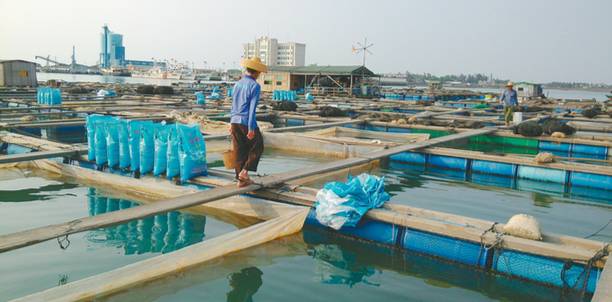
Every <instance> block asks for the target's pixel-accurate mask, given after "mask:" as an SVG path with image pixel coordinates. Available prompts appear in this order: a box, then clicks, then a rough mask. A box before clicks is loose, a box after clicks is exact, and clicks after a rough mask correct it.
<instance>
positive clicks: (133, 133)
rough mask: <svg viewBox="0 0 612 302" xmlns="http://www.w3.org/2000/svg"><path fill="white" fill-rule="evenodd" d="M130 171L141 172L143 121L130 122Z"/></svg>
mask: <svg viewBox="0 0 612 302" xmlns="http://www.w3.org/2000/svg"><path fill="white" fill-rule="evenodd" d="M127 123H128V134H129V149H130V171H132V172H136V171H139V170H140V132H141V128H142V123H143V121H128V122H127Z"/></svg>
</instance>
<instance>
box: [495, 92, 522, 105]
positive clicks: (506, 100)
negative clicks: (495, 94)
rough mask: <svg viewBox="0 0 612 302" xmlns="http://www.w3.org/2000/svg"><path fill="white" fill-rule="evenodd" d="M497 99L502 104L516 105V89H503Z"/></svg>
mask: <svg viewBox="0 0 612 302" xmlns="http://www.w3.org/2000/svg"><path fill="white" fill-rule="evenodd" d="M499 101H500V102H501V103H502V104H504V106H506V107H507V106H516V105H518V98H517V96H516V90H514V89H504V92H502V94H501V96H500V98H499Z"/></svg>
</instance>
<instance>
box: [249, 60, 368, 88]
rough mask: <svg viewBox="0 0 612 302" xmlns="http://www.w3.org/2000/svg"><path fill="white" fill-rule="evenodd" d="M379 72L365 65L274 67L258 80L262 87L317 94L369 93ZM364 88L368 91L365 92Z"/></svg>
mask: <svg viewBox="0 0 612 302" xmlns="http://www.w3.org/2000/svg"><path fill="white" fill-rule="evenodd" d="M374 77H376V75H375V74H374V73H373V72H372V71H370V70H369V69H368V68H366V67H364V66H360V65H358V66H318V65H311V66H297V67H289V66H272V67H270V68H269V70H268V72H267V73H264V74H263V75H262V76H260V77H259V78H258V79H257V82H259V84H260V85H261V90H262V91H266V92H272V91H274V90H300V91H301V90H303V91H304V92H310V93H314V94H326V93H334V94H340V95H367V94H370V93H369V92H368V91H371V89H368V88H367V87H370V88H372V87H374V86H376V85H377V84H374V83H373V81H372V80H371V79H372V78H374ZM364 87H365V91H366V92H365V93H364V92H363V91H364Z"/></svg>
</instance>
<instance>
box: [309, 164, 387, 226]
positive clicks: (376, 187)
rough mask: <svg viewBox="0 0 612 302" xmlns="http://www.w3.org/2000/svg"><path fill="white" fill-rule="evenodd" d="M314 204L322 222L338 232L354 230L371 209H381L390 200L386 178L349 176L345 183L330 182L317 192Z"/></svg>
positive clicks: (318, 218) (366, 175) (364, 174)
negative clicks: (345, 229)
mask: <svg viewBox="0 0 612 302" xmlns="http://www.w3.org/2000/svg"><path fill="white" fill-rule="evenodd" d="M316 200H317V201H316V203H315V212H316V217H317V220H318V221H319V223H321V224H323V225H326V226H329V227H331V228H333V229H336V230H339V229H340V228H342V227H343V226H349V227H354V226H356V225H357V223H358V222H359V220H361V217H363V215H364V214H365V213H366V212H367V211H368V210H370V209H374V208H379V207H381V206H382V205H383V204H384V203H385V202H386V201H388V200H389V194H388V193H387V192H385V182H384V177H377V176H374V175H369V174H366V173H363V174H361V175H359V176H357V177H351V176H349V180H348V181H347V182H346V183H342V182H330V183H327V184H325V186H323V189H321V190H319V192H317V196H316Z"/></svg>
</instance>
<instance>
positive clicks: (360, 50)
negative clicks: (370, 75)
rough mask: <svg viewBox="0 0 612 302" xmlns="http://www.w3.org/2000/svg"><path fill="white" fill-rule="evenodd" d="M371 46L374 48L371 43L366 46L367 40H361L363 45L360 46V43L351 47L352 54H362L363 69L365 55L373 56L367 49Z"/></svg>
mask: <svg viewBox="0 0 612 302" xmlns="http://www.w3.org/2000/svg"><path fill="white" fill-rule="evenodd" d="M372 46H374V44H373V43H370V44H368V38H365V39H363V44H361V42H357V47H355V45H353V53H354V54H358V53H363V66H364V67H365V62H366V54H368V53H369V54H371V55H373V53H372V52H371V51H370V50H369V48H370V47H372Z"/></svg>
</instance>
